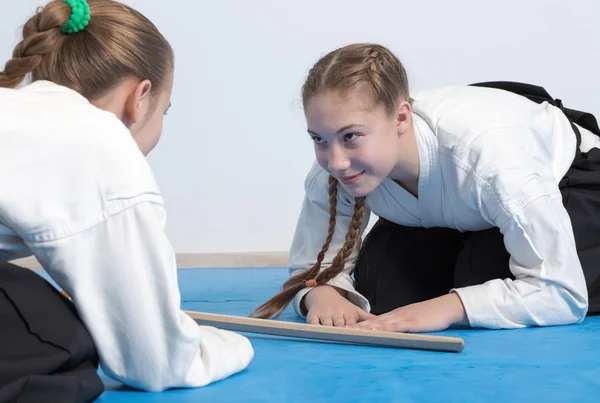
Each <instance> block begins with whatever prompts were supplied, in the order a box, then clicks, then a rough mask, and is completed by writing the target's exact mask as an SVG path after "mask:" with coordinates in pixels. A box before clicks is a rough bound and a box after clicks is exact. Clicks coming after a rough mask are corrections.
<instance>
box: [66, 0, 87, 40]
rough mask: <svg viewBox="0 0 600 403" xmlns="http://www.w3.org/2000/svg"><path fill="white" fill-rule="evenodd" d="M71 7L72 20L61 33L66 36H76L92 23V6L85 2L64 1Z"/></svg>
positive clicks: (83, 0) (78, 0)
mask: <svg viewBox="0 0 600 403" xmlns="http://www.w3.org/2000/svg"><path fill="white" fill-rule="evenodd" d="M62 1H64V2H65V3H67V4H68V5H69V6H70V7H71V18H69V21H67V23H66V24H65V25H63V27H62V29H61V31H62V32H63V33H65V34H76V33H77V32H79V31H81V30H83V29H84V28H85V27H86V26H87V24H88V23H89V22H90V6H88V3H87V2H86V1H85V0H62Z"/></svg>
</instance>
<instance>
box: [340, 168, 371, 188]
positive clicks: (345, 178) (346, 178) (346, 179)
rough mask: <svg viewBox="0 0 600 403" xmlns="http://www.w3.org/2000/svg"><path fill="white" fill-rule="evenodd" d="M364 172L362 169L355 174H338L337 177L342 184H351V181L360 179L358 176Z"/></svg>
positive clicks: (354, 181)
mask: <svg viewBox="0 0 600 403" xmlns="http://www.w3.org/2000/svg"><path fill="white" fill-rule="evenodd" d="M364 173H365V171H362V172H361V173H359V174H356V175H352V176H340V177H339V178H338V179H339V180H340V182H342V183H343V184H344V185H351V184H353V183H356V182H357V181H358V180H359V179H360V177H361V176H362V174H364Z"/></svg>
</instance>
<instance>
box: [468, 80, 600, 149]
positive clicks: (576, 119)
mask: <svg viewBox="0 0 600 403" xmlns="http://www.w3.org/2000/svg"><path fill="white" fill-rule="evenodd" d="M471 86H474V87H487V88H496V89H500V90H505V91H510V92H513V93H515V94H518V95H522V96H524V97H526V98H527V99H529V100H531V101H533V102H535V103H538V104H541V103H542V102H548V103H549V104H551V105H554V106H556V107H557V108H559V109H560V110H561V111H563V113H564V114H565V116H566V117H567V119H569V122H570V123H571V127H572V128H573V131H574V132H575V136H576V137H577V147H576V150H575V158H578V157H579V155H580V150H579V148H580V146H581V132H580V131H579V129H578V128H577V126H575V124H574V123H576V124H578V125H579V126H581V127H583V128H585V129H587V130H589V131H590V132H592V133H594V134H595V135H597V136H600V128H599V127H598V121H597V120H596V118H595V117H594V115H592V114H591V113H588V112H582V111H578V110H576V109H570V108H566V107H565V106H564V105H563V103H562V101H561V100H560V99H554V98H552V96H551V95H550V94H549V93H548V91H546V90H545V89H544V88H543V87H539V86H537V85H533V84H527V83H519V82H514V81H488V82H481V83H474V84H471Z"/></svg>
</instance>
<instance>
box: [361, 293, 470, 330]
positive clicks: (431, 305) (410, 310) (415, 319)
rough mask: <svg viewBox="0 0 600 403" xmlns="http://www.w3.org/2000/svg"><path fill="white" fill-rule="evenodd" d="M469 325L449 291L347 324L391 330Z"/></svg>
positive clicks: (454, 294)
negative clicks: (354, 323) (374, 316)
mask: <svg viewBox="0 0 600 403" xmlns="http://www.w3.org/2000/svg"><path fill="white" fill-rule="evenodd" d="M468 324H469V323H468V320H467V314H466V312H465V308H464V306H463V304H462V301H461V300H460V297H459V296H458V294H456V293H454V292H452V293H450V294H447V295H443V296H441V297H437V298H434V299H430V300H428V301H423V302H418V303H416V304H411V305H407V306H403V307H401V308H398V309H395V310H393V311H391V312H388V313H385V314H382V315H380V316H377V317H376V318H372V319H367V320H365V321H363V322H360V323H357V324H356V325H353V326H350V327H353V328H357V329H370V330H384V331H390V332H436V331H441V330H445V329H447V328H449V327H450V326H452V325H464V326H468Z"/></svg>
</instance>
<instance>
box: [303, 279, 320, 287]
mask: <svg viewBox="0 0 600 403" xmlns="http://www.w3.org/2000/svg"><path fill="white" fill-rule="evenodd" d="M304 285H305V286H307V287H310V288H314V287H316V286H318V285H319V284H318V283H317V280H315V279H314V278H313V279H310V280H307V281H306V282H305V283H304Z"/></svg>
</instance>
